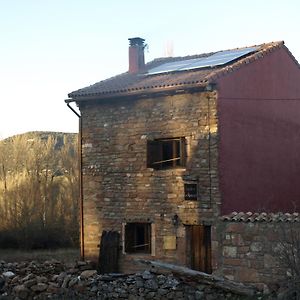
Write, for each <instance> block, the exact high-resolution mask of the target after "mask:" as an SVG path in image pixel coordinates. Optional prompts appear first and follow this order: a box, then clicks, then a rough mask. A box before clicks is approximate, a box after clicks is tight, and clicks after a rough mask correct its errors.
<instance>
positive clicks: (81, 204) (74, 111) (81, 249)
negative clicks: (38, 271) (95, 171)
mask: <svg viewBox="0 0 300 300" xmlns="http://www.w3.org/2000/svg"><path fill="white" fill-rule="evenodd" d="M73 101H74V100H71V99H67V100H65V102H66V103H67V106H68V107H69V108H70V109H71V111H72V112H73V113H74V114H75V115H76V116H77V117H78V118H79V136H78V154H79V155H78V167H79V207H80V257H81V259H82V260H84V226H83V225H84V224H83V190H82V121H81V115H80V114H79V113H78V112H77V111H76V110H75V109H74V108H73V107H72V106H71V105H70V103H71V102H73Z"/></svg>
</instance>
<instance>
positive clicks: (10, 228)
mask: <svg viewBox="0 0 300 300" xmlns="http://www.w3.org/2000/svg"><path fill="white" fill-rule="evenodd" d="M77 200H78V159H77V134H73V133H62V132H28V133H25V134H21V135H15V136H13V137H9V138H7V139H5V140H2V141H0V218H1V220H3V221H2V222H1V224H0V245H1V247H18V248H43V247H56V246H57V247H58V246H69V245H75V244H76V243H77V242H78V241H77V239H78V220H77V215H78V211H77Z"/></svg>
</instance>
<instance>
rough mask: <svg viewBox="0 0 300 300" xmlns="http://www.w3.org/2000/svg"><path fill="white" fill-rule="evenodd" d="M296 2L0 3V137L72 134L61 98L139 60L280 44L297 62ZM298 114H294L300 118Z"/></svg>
mask: <svg viewBox="0 0 300 300" xmlns="http://www.w3.org/2000/svg"><path fill="white" fill-rule="evenodd" d="M299 12H300V1H299V0H286V1H282V0H252V1H245V0H213V1H212V0H210V1H209V0H207V1H204V0H185V1H183V0H151V1H150V0H148V1H145V0H139V1H137V0H126V1H125V0H0V38H1V46H0V91H1V98H0V101H1V102H0V103H1V108H0V113H1V117H0V138H5V137H8V136H11V135H14V134H19V133H24V132H27V131H36V130H47V131H65V132H77V131H78V120H77V117H76V116H75V115H74V114H73V113H72V112H71V111H70V110H69V109H68V108H67V106H66V104H65V103H64V99H66V98H67V97H68V96H67V95H68V93H70V92H72V91H74V90H77V89H79V88H82V87H85V86H88V85H90V84H93V83H95V82H97V81H100V80H103V79H106V78H108V77H111V76H113V75H116V74H119V73H122V72H124V71H127V69H128V38H129V37H136V36H139V37H142V38H145V39H146V43H147V44H148V46H149V47H148V50H147V52H146V54H145V55H146V61H150V60H152V59H154V58H157V57H161V56H164V55H165V48H166V45H167V44H172V45H173V54H174V56H181V55H192V54H200V53H205V52H211V51H218V50H225V49H231V48H236V47H244V46H252V45H255V44H261V43H265V42H271V41H278V40H284V41H285V45H286V46H287V47H288V48H289V49H290V51H291V52H292V53H293V55H294V56H295V57H296V59H297V60H298V61H300V38H299V36H300V34H299V32H300V15H299ZM299 117H300V116H299Z"/></svg>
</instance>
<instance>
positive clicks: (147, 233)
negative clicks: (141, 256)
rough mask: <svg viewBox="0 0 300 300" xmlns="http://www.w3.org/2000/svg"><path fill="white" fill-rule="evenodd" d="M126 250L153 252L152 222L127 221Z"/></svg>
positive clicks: (130, 251) (131, 251)
mask: <svg viewBox="0 0 300 300" xmlns="http://www.w3.org/2000/svg"><path fill="white" fill-rule="evenodd" d="M125 252H126V253H151V224H150V223H127V224H126V225H125Z"/></svg>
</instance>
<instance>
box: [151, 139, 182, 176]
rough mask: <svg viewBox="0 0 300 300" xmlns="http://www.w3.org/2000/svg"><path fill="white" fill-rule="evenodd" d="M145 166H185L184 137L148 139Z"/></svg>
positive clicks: (159, 168) (158, 167)
mask: <svg viewBox="0 0 300 300" xmlns="http://www.w3.org/2000/svg"><path fill="white" fill-rule="evenodd" d="M147 156H148V157H147V167H148V168H153V169H156V170H161V169H169V168H176V167H183V166H185V138H171V139H159V140H154V141H148V143H147Z"/></svg>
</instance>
